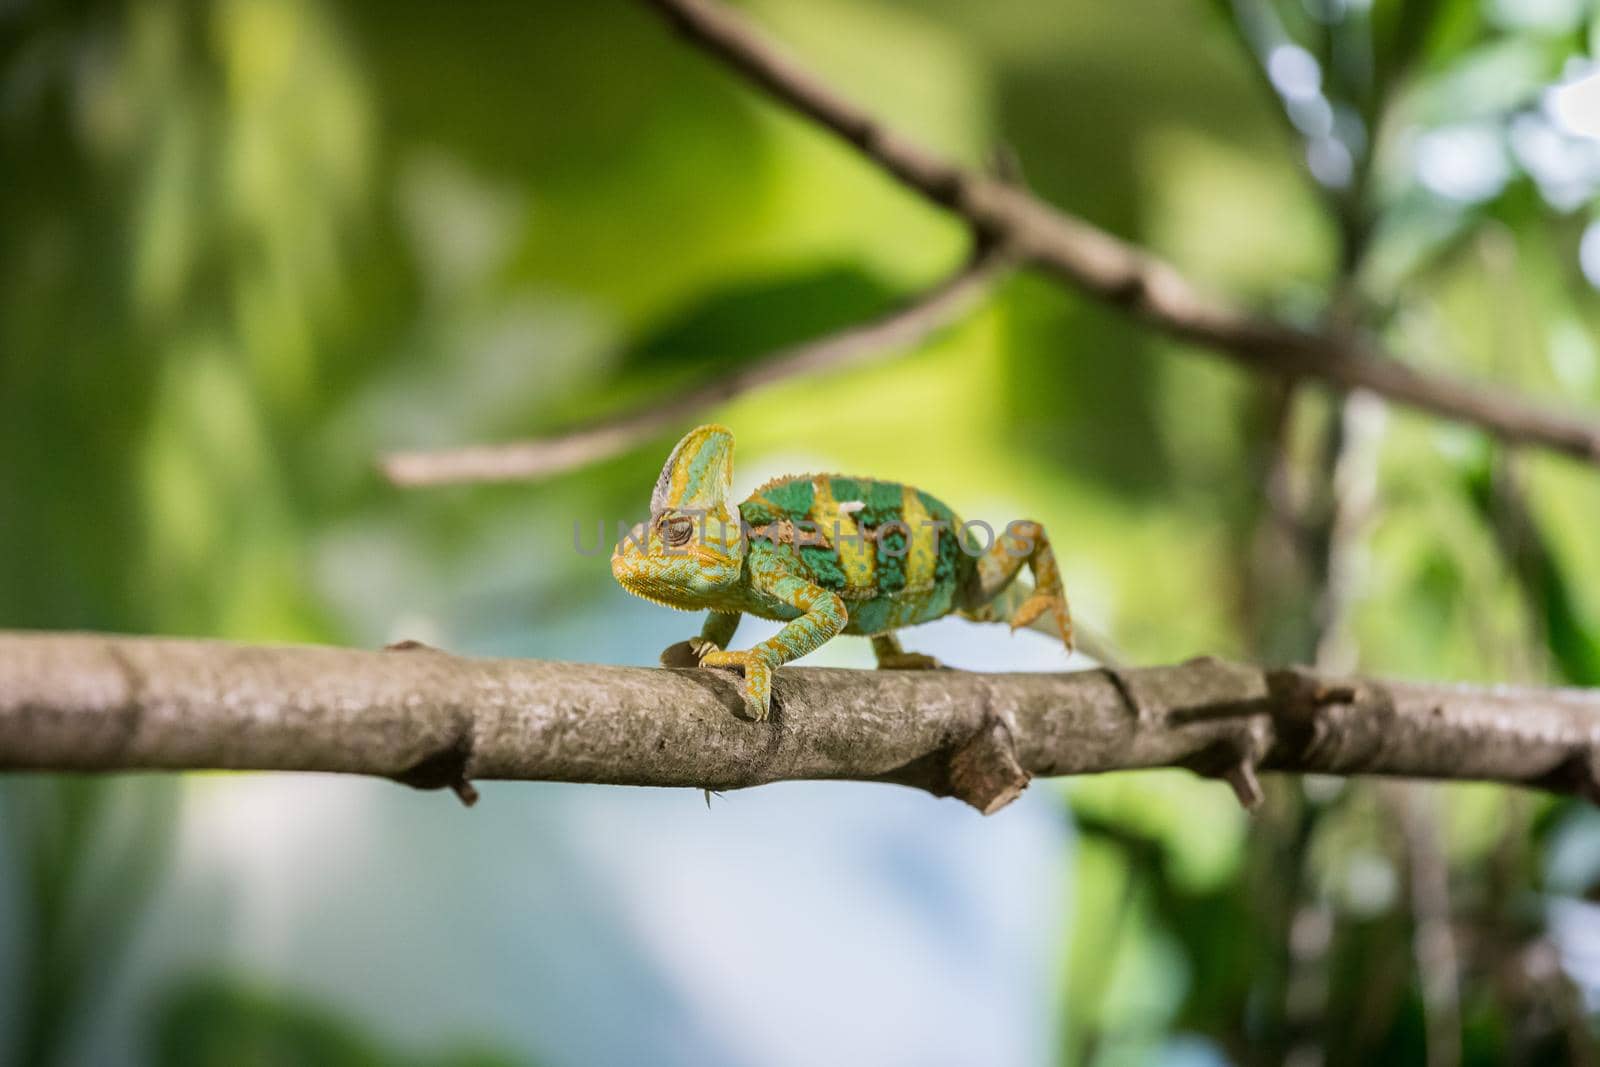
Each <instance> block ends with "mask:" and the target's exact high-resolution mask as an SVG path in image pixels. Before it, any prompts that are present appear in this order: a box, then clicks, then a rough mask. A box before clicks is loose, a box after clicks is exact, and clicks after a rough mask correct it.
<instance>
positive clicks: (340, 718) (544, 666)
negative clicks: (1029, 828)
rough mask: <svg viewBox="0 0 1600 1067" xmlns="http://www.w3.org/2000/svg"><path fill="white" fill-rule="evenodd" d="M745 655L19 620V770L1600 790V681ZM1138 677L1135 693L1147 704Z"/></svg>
mask: <svg viewBox="0 0 1600 1067" xmlns="http://www.w3.org/2000/svg"><path fill="white" fill-rule="evenodd" d="M738 687H739V681H738V679H737V678H736V677H735V676H733V675H732V674H729V673H727V672H723V671H715V670H706V669H689V670H666V669H645V668H637V667H606V666H593V665H587V664H573V663H553V662H543V661H539V660H489V659H467V658H463V657H458V656H453V655H449V654H446V653H444V652H439V651H436V650H433V649H429V648H426V647H424V646H411V647H409V648H406V649H403V650H385V651H382V652H367V651H356V650H344V649H334V648H320V647H292V646H283V647H264V646H252V645H239V644H230V643H226V642H219V641H189V640H173V639H159V638H137V637H116V636H107V635H96V634H65V633H17V632H11V633H0V770H13V771H127V770H202V769H227V770H294V771H337V772H343V773H349V774H367V775H377V776H380V777H384V778H390V779H394V780H396V781H400V782H404V783H406V784H409V785H413V786H417V787H419V788H444V787H453V788H456V789H458V790H463V789H466V788H468V787H467V783H468V782H470V781H471V780H473V779H485V778H486V779H519V780H537V781H559V782H603V783H610V784H615V785H652V786H692V787H696V788H708V789H738V788H743V787H747V786H755V785H762V784H766V783H769V782H777V781H785V780H791V779H856V780H864V781H884V782H897V783H900V784H903V785H909V786H915V787H917V788H920V789H924V790H927V791H928V792H930V793H932V794H934V795H935V796H956V797H959V798H960V799H962V800H964V801H966V802H967V803H969V804H971V805H972V806H974V807H976V808H978V809H979V810H980V811H983V812H986V813H987V812H991V811H995V810H997V809H998V808H1000V807H1002V806H1004V805H1005V804H1006V803H1007V802H1008V801H1010V800H1011V799H1013V798H1014V797H1015V796H1016V795H1017V794H1018V793H1020V792H1021V791H1022V789H1023V788H1024V787H1025V786H1026V785H1027V783H1028V780H1029V778H1030V777H1033V776H1047V775H1065V774H1087V773H1094V772H1100V771H1113V770H1128V769H1134V768H1144V767H1188V768H1190V769H1192V770H1195V771H1197V772H1199V773H1202V774H1206V775H1212V776H1216V777H1222V778H1237V777H1238V775H1239V774H1241V773H1243V774H1248V775H1249V776H1251V777H1252V778H1253V775H1254V772H1255V771H1256V770H1261V771H1289V772H1301V771H1316V772H1319V773H1324V774H1378V775H1400V776H1407V777H1425V778H1450V779H1485V780H1493V781H1500V782H1506V783H1516V784H1523V785H1530V786H1536V787H1540V788H1544V789H1550V790H1555V791H1562V792H1576V793H1581V794H1583V795H1585V796H1588V797H1590V798H1591V799H1594V798H1596V797H1600V782H1597V779H1596V763H1595V753H1596V752H1597V751H1600V749H1597V745H1600V691H1590V690H1561V689H1516V688H1510V687H1504V686H1496V687H1473V686H1459V685H1430V684H1419V683H1403V682H1384V681H1377V680H1370V679H1329V678H1324V677H1321V676H1318V675H1316V674H1314V673H1312V672H1309V671H1303V670H1284V671H1264V670H1261V669H1258V668H1254V667H1245V666H1239V665H1236V664H1230V663H1225V662H1222V661H1220V660H1215V659H1199V660H1192V661H1190V662H1188V663H1184V664H1180V665H1177V666H1171V667H1151V668H1144V669H1140V670H1132V671H1126V672H1115V673H1111V672H1107V671H1103V670H1096V671H1083V672H1077V673H1057V674H969V673H966V672H962V671H927V672H923V671H847V670H827V669H817V668H803V667H801V668H785V669H783V670H781V671H779V672H778V675H777V681H776V682H775V686H774V701H773V717H772V719H771V720H770V721H768V722H765V723H753V722H749V721H746V720H745V719H743V718H741V717H740V716H741V714H742V712H741V709H742V707H743V704H742V701H741V699H740V696H739V691H738ZM1130 692H1136V693H1137V694H1138V701H1137V704H1135V702H1134V701H1132V700H1130V698H1129V695H1128V694H1129V693H1130Z"/></svg>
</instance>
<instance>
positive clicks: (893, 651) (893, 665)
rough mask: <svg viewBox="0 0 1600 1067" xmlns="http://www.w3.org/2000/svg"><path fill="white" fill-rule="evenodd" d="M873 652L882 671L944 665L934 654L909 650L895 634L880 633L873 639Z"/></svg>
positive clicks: (920, 669)
mask: <svg viewBox="0 0 1600 1067" xmlns="http://www.w3.org/2000/svg"><path fill="white" fill-rule="evenodd" d="M872 654H873V655H874V656H876V657H877V658H878V669H879V670H880V671H934V670H938V669H939V668H940V667H942V666H944V665H943V664H942V663H940V662H939V661H938V660H936V659H934V658H933V657H932V656H924V655H923V654H922V653H920V652H907V651H906V650H905V649H903V648H901V647H900V639H899V638H898V637H896V636H895V635H894V634H878V635H877V636H876V637H874V638H873V639H872Z"/></svg>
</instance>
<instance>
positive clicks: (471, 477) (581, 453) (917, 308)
mask: <svg viewBox="0 0 1600 1067" xmlns="http://www.w3.org/2000/svg"><path fill="white" fill-rule="evenodd" d="M1014 262H1015V257H1013V256H1012V255H1010V254H1009V253H1008V252H1007V251H1006V250H1005V249H1004V248H1003V247H1001V246H1000V245H998V244H992V243H988V242H983V243H981V244H980V247H979V249H978V251H977V252H976V253H975V254H974V255H973V257H972V258H971V259H970V260H969V261H968V262H967V263H966V264H964V265H963V266H962V267H960V268H959V269H958V270H956V271H955V272H954V273H953V274H951V275H950V276H949V277H947V278H945V279H944V280H943V281H942V282H940V283H939V284H938V285H936V286H934V287H933V288H931V289H929V290H928V291H927V292H926V293H924V294H922V295H921V296H919V297H918V298H917V299H915V300H913V301H912V302H910V303H908V304H907V305H905V306H904V307H902V308H899V309H896V310H895V311H892V312H890V313H889V314H887V315H884V316H883V317H881V318H878V319H875V320H873V321H870V322H866V323H862V324H860V325H858V326H852V327H850V328H849V329H846V330H842V331H840V332H838V333H835V334H831V335H829V336H827V337H822V338H818V339H817V340H814V341H809V342H807V343H804V344H800V345H795V346H792V347H790V348H784V349H780V350H778V351H776V352H773V353H771V354H770V355H768V356H766V357H764V358H762V359H761V360H759V361H757V362H754V363H750V364H746V365H744V366H742V367H739V368H737V369H735V370H733V371H730V372H728V373H726V374H723V375H721V376H720V377H717V378H714V379H712V380H710V381H707V382H705V383H703V384H700V385H696V386H693V387H691V388H689V389H687V390H685V391H684V392H682V393H679V394H678V395H676V396H671V397H667V398H666V399H664V400H660V401H657V402H656V403H654V404H652V405H651V406H650V407H648V408H644V409H641V410H638V411H631V412H627V413H625V414H623V415H619V416H616V417H614V418H609V419H603V420H600V421H598V422H594V423H591V424H589V425H586V426H580V427H577V428H575V429H572V430H569V431H567V432H565V433H559V434H555V435H553V436H550V437H544V438H539V439H536V440H532V441H521V442H515V443H511V444H502V445H475V446H471V447H467V448H458V449H451V450H447V451H438V452H420V451H419V452H392V453H390V454H388V455H387V456H384V457H382V459H380V460H379V467H380V469H381V470H382V471H383V473H384V476H385V477H387V478H388V479H389V481H390V482H391V483H393V484H395V485H398V486H407V487H412V486H424V485H450V484H459V483H463V482H501V481H513V480H518V481H526V480H530V479H537V478H548V477H551V476H553V475H556V474H561V473H563V472H565V471H569V470H576V469H578V468H580V467H585V466H588V465H589V464H591V463H599V462H600V461H602V460H606V459H610V458H611V457H612V456H616V455H620V454H621V453H623V452H626V451H627V450H628V449H630V448H632V447H634V446H635V445H639V444H642V443H643V442H645V441H648V440H649V439H650V438H652V437H654V436H655V435H656V434H659V433H664V432H666V431H669V430H677V429H680V428H681V426H682V424H683V423H685V422H687V421H688V420H689V419H690V418H691V417H693V416H695V415H698V414H699V413H701V412H703V411H705V410H707V409H709V408H712V407H715V406H716V405H718V404H723V403H726V402H728V401H729V400H732V399H734V398H735V397H738V396H742V395H744V394H745V393H748V392H751V391H753V390H755V389H759V388H761V387H763V386H767V385H772V384H774V383H776V382H780V381H783V380H785V379H788V378H793V377H797V376H799V375H802V374H814V373H817V372H819V371H823V370H837V369H838V368H840V367H848V366H856V365H860V364H863V363H868V362H870V361H872V360H873V359H874V358H878V357H882V356H887V355H889V354H890V353H892V352H894V351H896V350H900V349H905V348H910V347H911V346H913V345H915V344H916V343H917V342H918V341H920V340H922V339H923V338H925V337H927V336H928V335H930V334H932V333H934V332H935V331H937V330H939V329H941V328H943V327H945V326H948V325H950V324H951V323H953V322H955V321H956V320H958V319H959V318H960V317H961V316H962V315H964V314H966V313H967V312H968V311H969V310H971V308H972V307H973V306H974V305H975V304H976V303H977V302H978V301H979V300H980V299H981V298H982V297H983V295H984V294H985V293H987V292H988V291H989V289H990V288H991V287H992V286H993V285H994V283H995V282H996V281H997V280H998V279H999V278H1000V277H1001V276H1002V275H1003V274H1005V273H1006V271H1007V270H1008V269H1009V268H1010V267H1011V266H1012V265H1013V264H1014Z"/></svg>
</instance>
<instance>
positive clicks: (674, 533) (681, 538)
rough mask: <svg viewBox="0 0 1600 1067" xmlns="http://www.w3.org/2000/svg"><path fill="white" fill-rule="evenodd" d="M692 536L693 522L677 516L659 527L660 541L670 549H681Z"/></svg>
mask: <svg viewBox="0 0 1600 1067" xmlns="http://www.w3.org/2000/svg"><path fill="white" fill-rule="evenodd" d="M693 536H694V520H693V519H689V518H684V517H682V516H679V517H678V518H675V519H668V520H667V521H666V523H664V524H663V525H662V527H661V539H662V540H664V541H665V542H666V543H667V544H668V545H669V546H670V547H672V548H682V547H683V546H684V545H686V544H688V543H689V539H690V538H691V537H693Z"/></svg>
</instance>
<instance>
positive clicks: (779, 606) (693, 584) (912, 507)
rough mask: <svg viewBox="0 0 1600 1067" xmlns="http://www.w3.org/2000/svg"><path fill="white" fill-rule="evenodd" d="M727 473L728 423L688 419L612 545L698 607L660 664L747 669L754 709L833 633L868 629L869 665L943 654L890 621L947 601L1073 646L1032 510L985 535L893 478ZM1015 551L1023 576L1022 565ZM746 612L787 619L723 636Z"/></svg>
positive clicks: (758, 717)
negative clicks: (695, 631)
mask: <svg viewBox="0 0 1600 1067" xmlns="http://www.w3.org/2000/svg"><path fill="white" fill-rule="evenodd" d="M732 480H733V434H732V432H731V431H729V430H728V429H727V428H726V427H723V426H718V425H709V426H701V427H698V428H696V429H694V430H691V431H690V432H689V433H688V434H687V435H686V436H685V437H684V438H683V439H682V440H681V441H679V442H678V444H677V447H675V448H674V449H673V450H672V454H671V455H670V456H669V457H668V459H667V462H666V465H665V466H664V467H662V469H661V475H660V477H659V478H658V479H657V480H656V485H655V489H654V491H653V492H652V493H651V496H650V519H649V521H648V522H643V523H639V524H638V525H635V526H633V527H632V528H631V529H630V530H629V531H628V533H627V534H626V535H625V536H623V538H622V540H620V541H619V542H618V543H617V546H616V549H615V550H614V551H613V553H612V555H611V572H612V574H613V576H614V577H615V578H616V580H617V582H618V583H619V584H620V585H621V586H622V587H623V588H624V589H626V590H627V591H628V592H630V593H632V594H634V595H636V596H639V597H643V598H644V599H646V600H650V601H653V602H655V603H658V604H663V605H666V606H667V607H672V608H678V609H682V610H688V611H695V610H706V611H709V613H710V614H709V615H708V616H707V617H706V620H705V625H704V626H703V627H702V629H701V631H700V635H699V636H698V637H696V638H692V639H690V640H689V641H688V642H680V644H679V645H674V646H673V647H672V648H669V649H668V650H667V651H666V652H665V653H663V654H662V662H663V663H667V664H669V665H672V664H673V662H674V660H675V659H687V661H688V663H689V664H697V665H699V666H702V667H712V668H727V669H734V670H740V671H743V673H744V686H743V692H742V695H743V701H744V706H745V710H746V711H747V712H748V713H749V716H750V718H752V719H754V720H755V721H757V722H760V721H763V720H765V719H766V718H767V716H768V713H769V711H770V710H771V705H772V675H773V672H774V671H775V670H776V669H777V668H778V667H779V666H781V665H783V664H785V663H788V662H789V661H791V660H794V659H798V658H799V657H801V656H804V655H806V654H807V653H809V652H813V651H815V650H816V649H818V648H820V647H821V646H822V645H824V644H825V643H827V642H828V641H830V640H832V639H833V638H834V637H835V636H837V635H838V634H841V633H845V634H860V635H863V636H867V637H870V638H871V639H872V648H873V652H874V655H875V657H876V659H877V664H878V666H879V668H881V669H932V668H937V667H939V666H941V664H939V663H938V661H937V660H935V659H933V658H932V657H930V656H924V655H920V654H918V653H915V652H907V651H906V650H904V649H903V648H902V647H901V646H900V643H899V640H898V638H896V636H895V631H896V630H899V629H902V628H904V627H908V626H915V625H917V624H919V623H925V622H931V621H933V620H934V619H938V618H942V617H944V616H946V615H950V614H956V615H960V616H962V617H964V618H967V619H971V620H973V621H977V622H1005V623H1009V624H1010V625H1011V628H1012V629H1013V630H1016V629H1017V628H1019V627H1022V626H1029V625H1036V626H1037V628H1040V629H1045V630H1046V631H1047V632H1050V633H1052V634H1054V635H1055V636H1058V637H1060V639H1061V641H1062V643H1063V645H1065V647H1066V648H1067V650H1068V651H1071V649H1072V646H1073V633H1072V616H1071V612H1070V610H1069V608H1068V606H1067V598H1066V594H1065V592H1064V591H1063V590H1062V585H1061V575H1060V572H1059V570H1058V569H1057V566H1056V560H1055V554H1054V552H1053V551H1052V549H1051V547H1050V541H1049V539H1048V538H1047V537H1046V536H1045V531H1044V528H1043V527H1042V526H1041V525H1040V524H1039V523H1037V522H1032V521H1019V522H1012V523H1009V524H1008V525H1007V526H1006V528H1005V530H1004V531H1003V532H1000V533H998V534H994V535H992V536H991V537H990V539H989V540H990V543H989V544H987V545H984V544H983V543H982V541H983V538H982V537H980V536H979V534H978V533H977V531H976V530H974V529H970V528H969V527H968V525H967V524H963V523H962V521H961V519H960V518H959V517H958V516H957V515H956V514H955V512H953V511H952V510H951V509H950V508H949V507H948V506H947V505H945V504H944V503H942V502H941V501H939V500H938V499H936V498H935V497H933V496H931V495H929V494H928V493H925V492H923V491H922V490H920V489H917V488H915V487H913V486H910V485H903V484H901V483H899V482H890V481H882V480H878V479H873V478H854V477H846V476H843V475H838V474H799V475H792V476H789V477H782V478H776V479H773V480H772V481H769V482H767V483H766V484H765V485H762V486H761V487H760V488H758V489H756V490H755V492H753V493H752V494H751V495H750V496H749V497H748V498H747V499H746V500H743V501H741V502H739V503H738V504H737V505H735V504H733V503H732V502H731V501H730V497H731V495H732ZM973 525H974V526H976V525H979V524H973ZM1024 564H1026V565H1027V567H1028V569H1029V570H1030V572H1031V573H1032V577H1033V584H1032V585H1031V586H1030V585H1028V583H1027V582H1025V581H1021V580H1019V579H1018V575H1019V574H1020V573H1021V571H1022V568H1023V566H1024ZM747 614H748V615H755V616H758V617H760V618H764V619H773V620H777V621H781V622H783V623H784V624H785V625H784V627H783V629H781V630H780V631H778V633H777V634H776V635H775V636H773V637H772V638H771V639H769V640H766V641H762V642H760V643H759V644H756V645H754V646H752V647H751V648H749V649H745V650H743V651H734V650H731V649H729V647H728V645H729V644H730V642H731V641H732V639H733V635H734V631H735V629H736V628H737V627H738V625H739V620H740V618H741V617H742V616H744V615H747ZM685 646H686V648H685ZM675 650H677V651H675ZM685 651H686V655H684V652H685Z"/></svg>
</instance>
